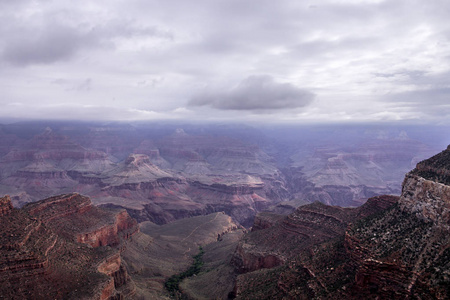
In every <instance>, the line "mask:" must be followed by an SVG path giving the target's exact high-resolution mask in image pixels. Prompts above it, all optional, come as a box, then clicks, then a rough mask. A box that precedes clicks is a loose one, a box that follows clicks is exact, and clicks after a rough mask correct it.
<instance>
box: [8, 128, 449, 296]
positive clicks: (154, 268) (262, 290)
mask: <svg viewBox="0 0 450 300" xmlns="http://www.w3.org/2000/svg"><path fill="white" fill-rule="evenodd" d="M45 125H48V124H45ZM50 125H52V126H51V128H50V127H49V126H45V127H39V126H34V127H33V130H31V129H30V128H29V127H27V126H28V125H26V126H25V125H22V124H19V125H14V126H2V127H1V131H0V135H1V136H2V137H4V138H5V140H4V141H2V142H0V144H1V145H0V154H1V157H0V167H1V168H0V170H1V171H0V174H1V175H0V176H1V177H0V191H1V192H2V193H3V194H5V195H7V194H9V196H4V197H2V198H0V218H1V219H2V224H4V226H3V227H2V229H1V236H0V237H1V239H2V241H1V248H0V257H1V262H0V265H1V267H0V282H1V287H2V292H1V294H2V295H4V297H6V298H10V299H47V296H48V295H52V298H55V299H108V300H115V299H171V298H174V297H175V298H177V297H178V298H180V297H184V298H187V299H216V298H218V299H330V298H333V299H345V298H347V299H357V298H361V297H362V298H366V299H377V298H379V297H381V298H393V299H405V298H419V297H420V298H421V299H448V297H449V295H450V290H448V280H449V278H450V277H449V276H450V265H449V263H448V262H449V261H450V260H449V253H450V252H449V251H450V247H449V245H450V243H449V242H450V241H449V236H450V235H449V234H448V231H449V229H450V227H449V226H450V196H449V195H450V187H449V183H450V181H449V174H450V171H449V170H450V165H449V158H450V147H447V149H446V150H444V151H442V152H440V153H439V154H437V155H434V156H432V157H431V158H428V159H425V160H421V159H420V158H421V157H422V156H423V155H425V154H427V153H428V152H429V151H431V149H432V148H433V147H432V146H428V145H426V144H424V143H421V142H418V141H415V140H412V139H410V138H408V137H407V136H406V134H405V133H402V132H401V131H400V132H395V131H394V132H393V133H392V135H391V136H388V137H386V135H383V136H382V138H381V139H380V140H374V139H373V136H374V133H372V132H369V133H368V134H366V135H364V136H365V138H367V139H368V140H367V141H364V142H363V141H362V140H358V141H359V142H358V143H355V144H353V145H350V144H347V146H345V147H344V146H343V145H342V143H344V142H345V143H348V141H349V139H350V140H353V139H354V138H355V133H354V132H352V133H348V135H350V137H347V138H344V139H343V141H342V142H336V143H335V141H333V139H331V140H329V139H328V138H329V137H328V136H327V135H324V136H322V135H320V134H319V135H317V133H314V135H313V136H314V137H316V138H317V137H318V136H319V138H317V141H316V142H315V143H313V145H312V142H311V141H309V140H308V134H307V133H305V135H306V137H305V136H303V137H301V141H303V142H302V143H305V144H309V145H308V146H306V145H304V144H295V143H293V145H294V146H295V147H290V146H288V145H290V144H291V143H292V140H291V141H289V143H287V142H286V141H280V140H277V139H276V138H274V135H275V134H274V133H270V132H269V131H268V132H266V135H263V134H257V132H255V131H254V130H253V129H249V128H244V129H242V128H240V127H239V130H236V128H235V127H231V129H230V128H229V127H225V128H224V127H217V128H214V130H210V131H208V130H207V129H205V127H201V126H192V127H189V126H185V129H181V126H179V124H177V125H176V126H175V125H174V126H173V127H166V126H160V127H158V126H155V128H151V127H148V126H147V125H145V126H144V125H139V126H138V125H134V126H124V125H123V124H121V125H120V126H113V125H111V124H109V125H98V124H96V125H95V126H94V125H93V124H88V125H86V124H84V125H83V126H80V125H79V124H76V126H75V125H73V126H72V125H70V124H66V123H64V124H62V125H61V124H50ZM24 126H25V127H24ZM231 133H232V134H231ZM358 134H360V131H357V134H356V135H358ZM376 134H379V132H377V133H376ZM320 137H322V138H323V139H325V140H323V139H321V138H320ZM341 138H342V136H341ZM5 141H6V142H5ZM431 144H432V143H430V145H431ZM430 156H431V155H430ZM286 157H287V158H288V159H286ZM411 164H416V167H415V168H413V170H412V171H409V169H408V168H409V166H411ZM404 169H408V171H407V172H404V173H406V176H405V175H404V174H403V175H402V178H401V179H398V178H397V177H398V176H399V175H398V173H399V172H400V170H404ZM396 182H403V183H402V184H400V183H398V184H399V186H400V187H395V186H396ZM384 193H387V194H391V195H383V194H384ZM55 195H57V196H55ZM41 199H43V200H41ZM338 205H339V206H338ZM199 253H202V256H201V257H202V258H201V261H200V262H199V261H197V259H194V257H196V256H197V255H199ZM194 261H195V262H197V263H199V268H198V272H197V273H196V274H195V276H188V277H186V278H184V277H183V279H182V280H180V281H179V282H178V283H177V284H178V287H177V289H176V290H175V292H173V291H171V292H169V291H168V290H167V289H166V283H167V281H168V280H169V279H170V278H173V277H174V276H178V275H177V274H183V272H186V270H188V269H189V268H190V266H191V265H192V264H193V262H194Z"/></svg>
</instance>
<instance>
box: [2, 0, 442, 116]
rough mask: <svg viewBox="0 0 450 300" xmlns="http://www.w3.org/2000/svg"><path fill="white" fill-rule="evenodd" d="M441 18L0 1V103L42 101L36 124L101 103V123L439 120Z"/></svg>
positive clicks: (150, 1) (254, 4) (144, 2)
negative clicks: (73, 107) (158, 118)
mask: <svg viewBox="0 0 450 300" xmlns="http://www.w3.org/2000/svg"><path fill="white" fill-rule="evenodd" d="M449 12H450V2H449V1H446V0H435V1H428V2H426V3H424V1H423V0H391V1H386V0H385V1H383V0H360V1H354V0H341V1H334V0H324V1H320V3H318V1H313V0H306V1H290V0H279V1H270V0H260V1H253V0H249V1H242V0H227V1H208V0H193V1H184V2H183V1H179V0H167V1H163V2H161V1H157V0H128V1H124V0H114V1H110V2H108V5H103V4H102V3H96V2H92V1H87V0H79V1H78V2H77V5H74V4H73V1H70V0H58V1H48V0H17V1H4V0H0V91H1V92H0V101H1V102H2V105H7V104H8V103H22V104H23V107H29V106H31V105H34V104H35V103H36V99H43V100H42V101H40V103H39V105H37V106H36V107H34V106H33V107H34V111H35V112H36V114H37V112H39V114H41V115H42V118H46V117H48V116H51V115H52V114H53V112H52V111H51V109H50V108H51V107H53V106H52V105H54V104H55V105H56V104H58V103H59V101H61V99H64V101H66V102H67V103H78V104H80V105H94V106H95V107H101V108H102V109H103V108H104V107H108V106H110V105H111V107H114V108H115V109H112V110H110V112H111V113H110V114H108V118H114V117H115V116H116V117H120V116H121V113H120V109H124V110H128V112H129V116H130V118H132V115H134V114H135V112H136V111H138V112H139V113H137V114H138V115H139V116H141V117H146V116H147V115H148V116H150V117H152V116H154V114H148V113H142V111H153V112H156V113H163V114H164V113H165V112H171V111H174V110H176V109H179V111H183V109H187V110H188V111H189V114H185V115H186V116H189V117H190V116H194V117H195V116H199V115H201V116H203V115H205V114H207V115H208V117H209V118H215V117H217V118H223V119H226V118H231V119H235V118H236V116H240V117H241V118H242V119H244V120H247V119H249V118H260V119H264V118H267V119H269V118H268V116H267V115H265V114H262V113H273V114H277V115H276V118H273V117H272V116H271V117H270V118H271V119H277V120H283V119H284V120H296V119H297V120H313V121H314V122H315V121H321V120H325V121H330V120H331V121H332V120H353V119H354V118H355V116H356V118H358V120H366V119H368V118H371V120H382V119H383V118H392V119H394V120H397V119H404V118H416V119H417V118H421V117H422V116H423V115H424V114H425V113H426V114H427V116H428V119H433V117H434V116H436V117H439V118H441V119H442V115H443V113H444V114H445V112H447V111H448V109H447V108H446V99H448V98H447V96H448V93H447V91H446V88H448V78H449V77H448V75H449V74H450V57H449V55H448V53H450V39H449V38H450V34H449V33H450V23H449V22H448V20H449V18H450V13H449ZM252 74H268V75H269V76H267V77H261V76H250V75H252ZM249 76H250V77H249ZM89 78H92V81H89ZM159 78H163V79H164V80H159ZM242 78H246V79H245V80H243V81H242V82H241V83H240V84H237V85H236V83H237V82H239V81H240V80H241V79H242ZM156 79H158V80H156ZM274 79H277V80H280V82H290V84H289V83H280V82H276V81H275V80H274ZM297 83H298V84H299V87H307V90H303V89H300V88H299V87H296V86H295V84H297ZM205 86H209V87H211V88H209V89H204V87H205ZM218 86H220V87H226V88H222V89H219V88H213V87H218ZM308 90H309V92H308ZM76 91H81V92H76ZM196 91H202V92H197V93H196ZM310 91H314V93H317V96H315V95H314V94H312V93H311V92H310ZM193 94H194V95H195V96H194V97H192V98H191V99H190V101H187V100H186V95H193ZM313 100H314V101H313ZM42 102H45V105H46V106H43V103H42ZM67 107H68V106H67ZM67 107H66V106H64V107H61V111H62V110H64V109H67ZM186 107H187V108H186ZM296 108H301V109H296ZM96 111H97V110H96ZM130 112H132V113H130ZM255 112H256V114H255ZM403 112H405V113H403ZM258 113H260V114H258ZM36 114H35V115H33V117H37V115H36ZM3 115H6V114H5V113H3ZM8 115H13V116H16V117H20V116H21V115H22V116H23V115H24V110H23V108H20V109H19V107H18V106H17V105H12V106H8ZM62 115H64V114H62ZM79 115H80V116H85V117H86V118H87V117H89V118H95V117H94V116H93V114H86V115H84V114H82V113H80V114H79ZM444 118H445V117H444ZM0 122H1V120H0Z"/></svg>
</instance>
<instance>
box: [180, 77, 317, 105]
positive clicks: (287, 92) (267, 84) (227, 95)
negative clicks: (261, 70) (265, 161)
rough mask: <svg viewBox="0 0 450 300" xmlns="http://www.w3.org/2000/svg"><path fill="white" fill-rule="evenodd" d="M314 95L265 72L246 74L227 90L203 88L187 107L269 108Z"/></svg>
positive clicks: (303, 101)
mask: <svg viewBox="0 0 450 300" xmlns="http://www.w3.org/2000/svg"><path fill="white" fill-rule="evenodd" d="M313 99H314V94H313V93H311V92H308V91H306V90H302V89H299V88H297V87H295V86H294V85H292V84H289V83H277V82H275V81H274V80H273V78H272V77H270V76H268V75H260V76H249V77H248V78H246V79H244V80H243V81H241V83H239V85H237V86H236V87H234V88H232V89H230V90H228V91H206V92H203V93H201V94H199V95H196V96H194V97H193V98H192V99H191V100H190V101H189V105H190V106H211V107H213V108H217V109H223V110H249V111H273V110H281V109H291V108H299V107H304V106H307V105H309V104H310V103H311V102H312V100H313Z"/></svg>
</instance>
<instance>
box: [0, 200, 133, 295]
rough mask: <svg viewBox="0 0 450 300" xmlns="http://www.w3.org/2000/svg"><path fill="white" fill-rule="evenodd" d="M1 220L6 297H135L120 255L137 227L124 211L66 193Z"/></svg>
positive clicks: (0, 281) (1, 281) (0, 276)
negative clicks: (99, 206)
mask: <svg viewBox="0 0 450 300" xmlns="http://www.w3.org/2000/svg"><path fill="white" fill-rule="evenodd" d="M2 199H7V197H4V198H2ZM5 203H7V201H6V202H5ZM0 217H1V218H2V224H4V226H2V229H1V235H0V238H1V241H0V242H1V243H0V245H1V246H0V290H1V291H0V292H1V294H2V296H4V297H6V298H11V299H48V298H49V297H50V298H52V299H122V298H121V297H124V296H131V295H132V294H133V293H134V291H135V290H134V284H133V283H132V281H131V279H130V278H129V276H128V274H127V272H126V269H125V267H124V266H123V264H122V262H121V257H120V253H121V251H122V250H123V244H124V240H125V239H127V238H129V237H130V235H132V234H134V233H135V232H137V230H138V227H137V224H136V221H134V220H132V219H131V218H130V217H129V216H128V214H127V213H126V212H125V211H124V210H122V211H117V210H112V211H106V210H102V209H99V208H98V207H95V206H93V205H92V203H91V201H90V199H89V198H87V197H84V196H81V195H79V194H67V195H60V196H55V197H52V198H49V199H45V200H42V201H38V202H34V203H31V204H28V205H26V206H24V207H23V208H21V209H12V210H10V212H9V213H8V214H4V215H2V216H0ZM102 246H110V247H102Z"/></svg>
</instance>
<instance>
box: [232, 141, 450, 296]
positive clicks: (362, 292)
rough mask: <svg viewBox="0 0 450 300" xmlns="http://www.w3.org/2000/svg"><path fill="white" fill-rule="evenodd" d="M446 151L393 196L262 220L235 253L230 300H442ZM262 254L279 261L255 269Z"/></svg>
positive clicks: (447, 238)
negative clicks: (354, 205) (355, 205)
mask: <svg viewBox="0 0 450 300" xmlns="http://www.w3.org/2000/svg"><path fill="white" fill-rule="evenodd" d="M448 152H449V149H447V150H445V151H444V152H443V153H441V154H438V155H436V156H434V157H433V158H431V159H430V160H425V161H423V162H421V163H419V165H418V168H416V169H415V170H413V171H412V172H410V173H408V174H407V175H406V177H405V180H404V183H403V192H402V195H401V197H400V198H397V197H393V196H379V197H375V198H372V199H369V200H368V201H367V203H365V204H364V205H363V206H361V207H359V208H356V209H342V208H335V207H329V206H325V205H318V204H316V205H305V206H303V207H300V208H299V209H297V211H296V212H295V213H293V214H291V215H289V216H287V217H285V218H284V219H280V220H279V221H276V222H275V224H273V225H271V226H264V224H265V223H264V222H262V224H263V225H262V226H261V225H258V226H261V228H260V229H259V230H257V231H254V232H252V233H250V234H248V235H247V236H245V237H244V238H243V241H242V242H241V244H240V245H239V247H238V249H237V250H236V252H235V259H234V260H233V262H234V264H235V268H236V271H237V272H244V274H241V275H239V276H238V277H237V283H236V289H235V292H236V295H237V298H238V299H252V298H255V297H257V298H260V299H285V298H299V299H301V298H302V297H304V298H305V299H306V298H318V299H329V298H330V297H332V298H333V299H361V298H364V299H378V298H380V299H388V298H391V299H448V298H449V297H450V290H449V288H448V280H449V278H450V277H449V276H450V259H449V258H450V234H449V233H450V232H449V230H450V228H449V199H450V187H449V186H448V185H446V184H445V182H446V181H445V176H446V174H447V171H446V168H447V165H448V164H449V161H448V157H449V156H448ZM421 175H422V176H425V177H422V176H421ZM257 219H258V218H257ZM260 223H261V222H260ZM266 223H267V222H266ZM279 236H283V238H278V237H279ZM267 241H271V242H270V243H269V242H267ZM258 255H259V257H258ZM263 255H265V256H266V257H267V258H270V257H271V256H273V255H277V256H278V257H279V258H284V262H283V263H281V264H277V265H276V266H275V267H267V266H266V268H268V270H267V271H262V269H261V268H264V267H265V266H264V264H263V263H261V262H263V260H262V259H260V257H261V256H263ZM258 262H260V264H259V265H258ZM258 269H259V270H258ZM252 270H257V271H254V272H252ZM261 289H264V293H261V292H260V290H261Z"/></svg>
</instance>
